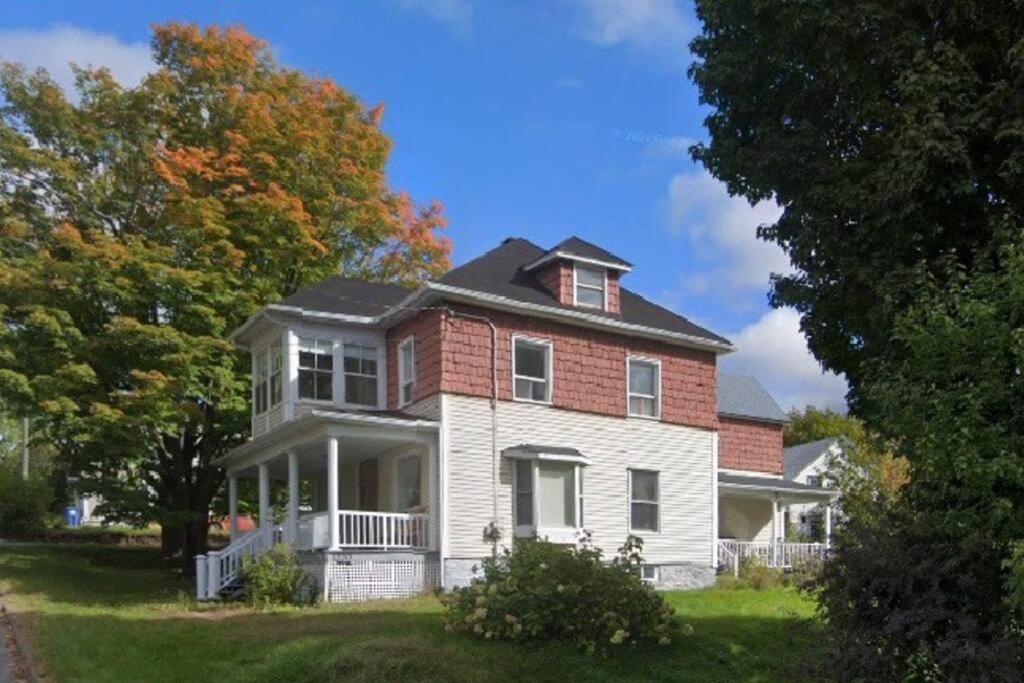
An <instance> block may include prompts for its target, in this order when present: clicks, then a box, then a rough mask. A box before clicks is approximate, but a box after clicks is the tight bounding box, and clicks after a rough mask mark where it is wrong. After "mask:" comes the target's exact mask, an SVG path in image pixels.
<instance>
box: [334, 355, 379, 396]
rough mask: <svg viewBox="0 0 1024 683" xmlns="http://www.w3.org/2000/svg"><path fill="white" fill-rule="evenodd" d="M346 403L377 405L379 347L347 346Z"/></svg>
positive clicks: (345, 372)
mask: <svg viewBox="0 0 1024 683" xmlns="http://www.w3.org/2000/svg"><path fill="white" fill-rule="evenodd" d="M342 369H343V373H344V376H345V403H351V404H353V405H361V406H375V405H377V347H375V346H364V345H361V344H345V348H344V360H343V362H342Z"/></svg>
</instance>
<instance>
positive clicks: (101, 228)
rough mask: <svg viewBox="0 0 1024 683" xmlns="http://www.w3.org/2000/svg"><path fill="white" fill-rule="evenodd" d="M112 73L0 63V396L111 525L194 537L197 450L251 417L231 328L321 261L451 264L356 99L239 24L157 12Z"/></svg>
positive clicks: (178, 549) (399, 268) (186, 557)
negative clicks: (53, 449) (131, 81)
mask: <svg viewBox="0 0 1024 683" xmlns="http://www.w3.org/2000/svg"><path fill="white" fill-rule="evenodd" d="M152 50H153V57H154V61H155V63H156V66H157V68H156V70H155V71H154V72H153V73H151V74H150V75H148V76H147V77H146V78H145V79H144V80H143V81H142V82H141V83H140V84H139V85H138V86H137V87H133V88H125V87H122V86H120V85H119V84H118V83H117V82H115V81H114V80H113V78H112V77H111V75H110V73H109V71H107V70H106V69H103V68H95V69H92V68H90V69H77V79H76V86H77V87H76V90H77V93H76V94H75V96H73V97H68V96H67V95H66V94H65V93H64V92H63V91H62V90H61V89H60V88H59V87H58V86H57V85H56V84H55V83H54V81H53V80H52V79H51V78H50V77H49V76H48V75H47V74H46V73H45V72H43V71H36V72H28V71H27V70H25V69H24V68H22V67H20V66H17V65H13V64H5V65H3V66H2V71H0V102H3V108H2V110H0V316H2V318H3V325H0V400H2V401H4V403H5V404H6V405H8V406H9V407H10V408H12V409H13V410H14V411H15V412H17V413H19V414H23V415H30V416H32V417H34V418H35V419H36V425H37V426H38V427H39V428H41V429H44V430H45V432H46V434H47V436H48V437H49V438H50V439H52V440H53V441H54V442H55V443H57V444H58V445H59V446H60V448H61V451H62V453H63V457H64V458H65V459H66V460H67V464H68V465H69V467H70V468H71V470H72V471H76V472H81V473H82V475H83V488H85V489H86V490H90V491H93V492H96V493H98V494H100V495H102V496H103V499H104V501H105V514H106V515H107V516H108V517H109V518H111V519H117V520H124V521H131V522H138V523H142V522H146V521H149V520H155V521H158V522H160V524H161V525H162V527H163V539H162V540H163V548H164V551H165V554H166V555H167V556H168V557H176V558H178V559H179V560H180V561H181V562H182V565H181V566H182V567H183V568H184V569H185V570H186V571H188V570H189V569H190V568H191V567H192V558H193V556H194V555H195V554H196V553H198V552H202V551H203V550H204V549H205V545H206V533H207V525H206V519H207V514H208V510H209V508H210V503H211V499H212V498H213V496H214V495H215V493H216V492H217V490H218V488H219V487H220V486H221V483H222V480H223V473H222V471H221V470H220V469H219V468H217V467H216V466H214V465H213V461H214V460H215V459H216V458H217V457H218V456H220V455H222V454H223V453H225V451H227V450H228V449H229V448H231V447H232V446H234V445H236V444H238V443H239V442H240V441H242V440H243V439H244V438H245V436H246V432H247V430H248V424H249V423H248V401H249V366H248V362H247V360H246V359H245V358H244V357H243V356H242V355H241V354H238V353H236V352H235V351H234V350H233V349H232V348H231V346H230V345H229V344H228V343H227V341H226V339H225V338H226V336H227V334H228V333H229V332H230V331H231V330H232V329H233V328H235V327H236V326H238V325H239V324H241V323H242V322H243V321H244V320H245V319H246V318H247V317H248V316H249V315H251V314H252V313H253V312H254V311H255V310H256V309H257V308H258V307H259V306H261V305H262V304H264V303H267V302H269V301H274V300H277V299H280V298H281V297H283V296H285V295H287V294H289V293H291V292H293V291H295V289H297V288H298V287H301V286H304V285H307V284H310V283H312V282H315V281H318V280H320V279H322V278H324V277H325V276H327V275H330V274H331V273H336V272H341V273H344V274H346V275H351V276H358V277H364V278H370V279H378V280H386V281H395V282H403V283H409V284H411V283H415V282H417V281H421V280H423V279H424V278H427V277H431V276H434V275H437V274H439V273H441V272H443V271H444V270H446V269H447V268H448V253H449V249H450V247H449V244H448V242H447V240H446V239H444V238H442V237H440V236H439V230H440V229H441V228H442V227H443V225H444V217H443V212H442V209H441V207H440V206H439V205H437V204H432V205H430V206H427V207H419V206H417V205H415V204H414V202H413V201H412V200H411V199H410V198H409V196H408V195H406V194H405V193H402V192H398V191H395V190H392V189H391V188H390V187H389V186H388V182H387V177H386V175H385V165H386V162H387V159H388V154H389V150H390V141H389V140H388V138H387V137H386V136H385V135H384V134H383V133H382V132H381V130H380V128H379V126H378V123H379V120H380V114H381V109H380V108H379V107H377V108H374V109H372V110H367V109H366V108H364V107H363V105H362V104H361V103H360V102H359V101H358V100H357V99H356V97H355V96H353V95H352V93H350V92H348V91H346V90H344V89H343V88H341V87H339V86H338V85H337V84H335V83H334V82H332V81H330V80H328V79H315V78H310V77H308V76H306V75H304V74H302V73H300V72H298V71H295V70H292V69H287V68H284V67H282V66H281V65H280V64H278V63H277V62H276V61H275V59H274V57H273V55H272V54H271V53H270V51H269V50H268V49H267V46H266V44H265V43H264V42H263V41H261V40H259V39H257V38H254V37H253V36H251V35H249V34H247V33H246V32H245V31H244V30H242V29H240V28H218V27H211V28H207V29H200V28H199V27H197V26H194V25H186V24H176V23H169V24H164V25H159V26H155V27H154V29H153V38H152Z"/></svg>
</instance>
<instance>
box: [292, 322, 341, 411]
mask: <svg viewBox="0 0 1024 683" xmlns="http://www.w3.org/2000/svg"><path fill="white" fill-rule="evenodd" d="M333 378H334V342H332V341H331V340H329V339H316V338H313V337H299V398H309V399H314V400H317V401H330V400H332V398H333V396H334V394H333V390H332V386H331V385H332V383H333Z"/></svg>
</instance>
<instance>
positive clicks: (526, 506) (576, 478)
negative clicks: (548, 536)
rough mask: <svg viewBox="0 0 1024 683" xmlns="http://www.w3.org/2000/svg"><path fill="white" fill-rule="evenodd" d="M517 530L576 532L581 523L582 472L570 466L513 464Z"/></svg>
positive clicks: (558, 464) (518, 462)
mask: <svg viewBox="0 0 1024 683" xmlns="http://www.w3.org/2000/svg"><path fill="white" fill-rule="evenodd" d="M515 519H516V526H517V527H533V528H538V529H576V528H579V527H580V526H581V525H582V523H583V472H582V469H581V468H580V466H579V465H578V464H576V463H573V462H558V461H538V460H517V461H516V462H515Z"/></svg>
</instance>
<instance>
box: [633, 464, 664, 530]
mask: <svg viewBox="0 0 1024 683" xmlns="http://www.w3.org/2000/svg"><path fill="white" fill-rule="evenodd" d="M658 507H659V505H658V473H657V472H652V471H650V470H630V471H629V528H630V530H631V531H658V527H659V521H660V520H659V514H658V512H659V511H658Z"/></svg>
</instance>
